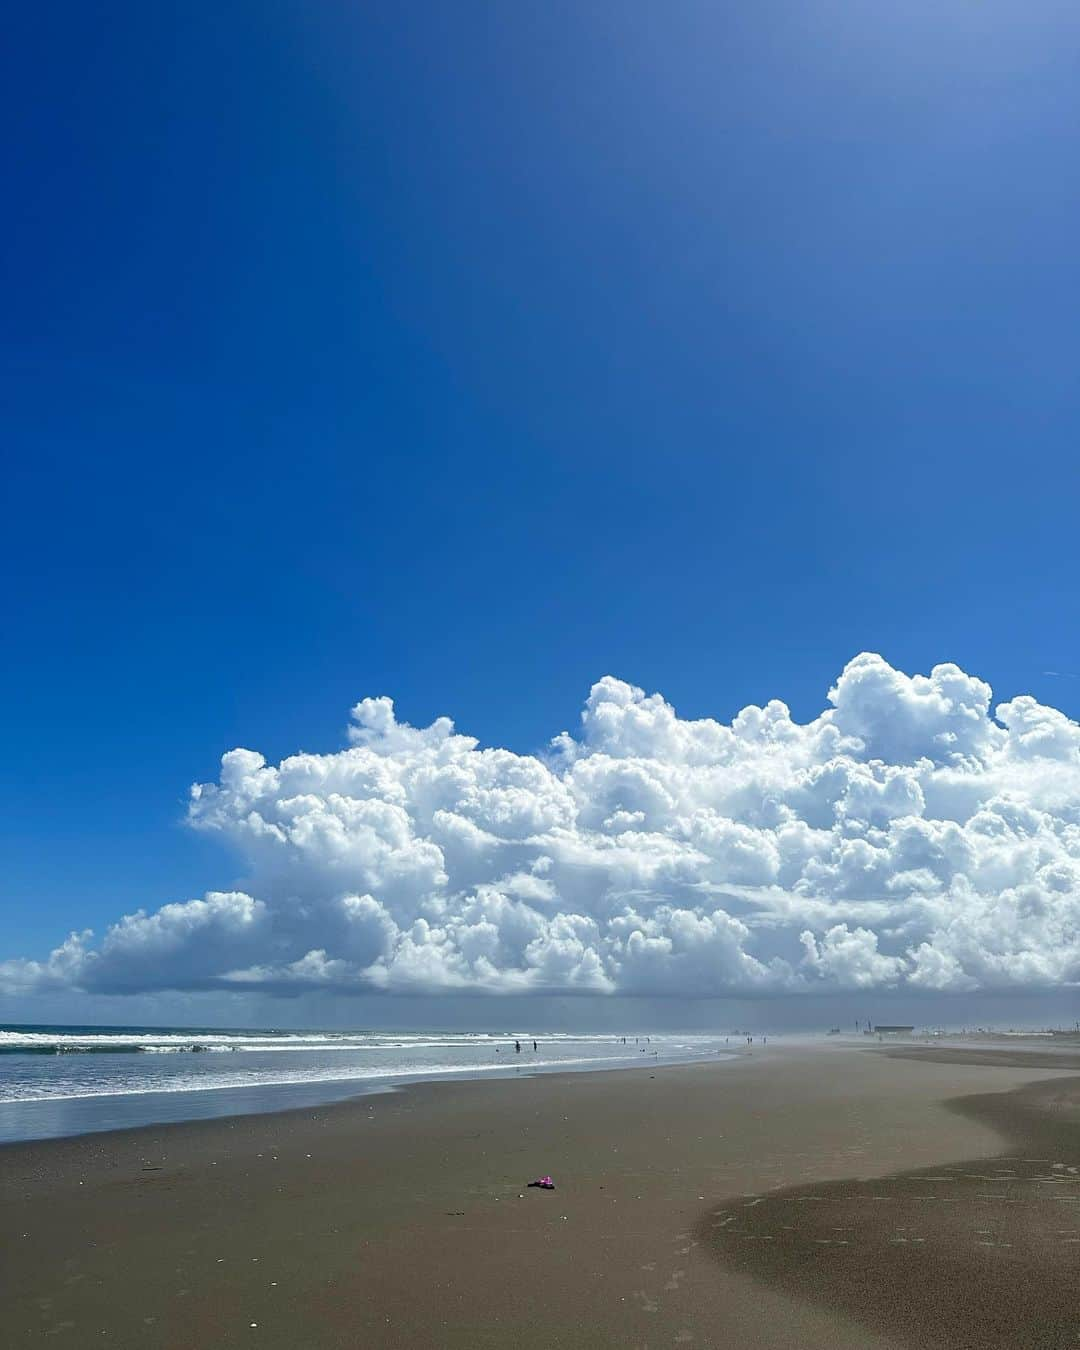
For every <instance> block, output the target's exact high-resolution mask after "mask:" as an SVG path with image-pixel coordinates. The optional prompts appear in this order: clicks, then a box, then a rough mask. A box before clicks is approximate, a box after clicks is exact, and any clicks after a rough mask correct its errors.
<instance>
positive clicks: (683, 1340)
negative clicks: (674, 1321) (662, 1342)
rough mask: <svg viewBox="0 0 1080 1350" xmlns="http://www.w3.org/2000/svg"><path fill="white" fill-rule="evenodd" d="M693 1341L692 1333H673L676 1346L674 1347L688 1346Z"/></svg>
mask: <svg viewBox="0 0 1080 1350" xmlns="http://www.w3.org/2000/svg"><path fill="white" fill-rule="evenodd" d="M693 1339H694V1333H693V1332H692V1331H685V1330H684V1331H677V1332H676V1333H675V1344H676V1345H689V1344H690V1342H691V1341H692V1340H693Z"/></svg>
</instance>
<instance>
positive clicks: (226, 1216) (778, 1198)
mask: <svg viewBox="0 0 1080 1350" xmlns="http://www.w3.org/2000/svg"><path fill="white" fill-rule="evenodd" d="M1078 1069H1080V1061H1076V1062H1074V1061H1073V1059H1071V1058H1069V1057H1066V1058H1064V1059H1062V1058H1060V1057H1059V1058H1058V1060H1057V1066H1056V1067H1054V1068H1048V1067H1045V1064H1044V1063H1043V1062H1041V1061H1040V1059H1039V1057H1036V1058H1035V1059H1034V1060H1032V1059H1029V1058H1028V1057H1027V1056H1026V1055H1025V1053H1024V1052H1023V1051H1022V1050H1017V1051H1015V1052H1011V1053H999V1052H995V1053H994V1054H991V1055H989V1056H988V1055H987V1054H985V1053H983V1052H980V1051H974V1052H968V1051H966V1050H960V1051H955V1052H952V1051H942V1050H935V1049H930V1050H927V1051H923V1050H921V1049H919V1048H914V1049H912V1050H910V1051H909V1050H906V1049H905V1050H892V1051H889V1050H886V1051H884V1052H883V1051H881V1050H879V1049H869V1048H864V1047H861V1046H852V1045H844V1044H835V1045H828V1044H823V1045H821V1046H820V1047H816V1048H808V1047H807V1046H806V1045H791V1046H785V1045H784V1044H783V1043H778V1044H776V1045H775V1046H774V1045H769V1046H768V1047H765V1048H759V1047H757V1046H755V1048H754V1050H753V1052H752V1053H748V1054H746V1055H744V1056H742V1057H740V1058H739V1059H738V1060H737V1061H729V1062H726V1063H717V1064H715V1065H710V1064H705V1065H693V1066H680V1067H672V1068H648V1069H646V1068H642V1069H637V1070H628V1071H618V1072H602V1073H590V1074H566V1075H559V1076H547V1077H542V1078H532V1079H522V1080H519V1081H514V1082H506V1081H500V1082H487V1083H483V1082H461V1083H455V1084H445V1083H443V1084H429V1085H421V1086H414V1087H410V1088H408V1089H406V1090H404V1091H401V1092H398V1093H393V1094H388V1095H384V1096H379V1097H367V1098H364V1099H362V1100H358V1101H355V1102H349V1103H344V1104H338V1105H333V1106H328V1107H324V1108H320V1109H314V1110H304V1111H294V1112H288V1113H282V1114H278V1115H270V1116H251V1117H240V1118H235V1119H231V1120H216V1121H203V1122H196V1123H191V1124H186V1125H170V1126H165V1127H160V1128H146V1129H140V1130H130V1131H121V1132H117V1133H114V1134H97V1135H92V1136H84V1137H81V1138H76V1139H71V1140H54V1141H48V1142H43V1143H38V1144H20V1145H11V1146H9V1147H6V1148H3V1149H0V1215H2V1218H0V1225H2V1228H0V1240H2V1246H3V1252H2V1260H0V1311H2V1318H0V1343H2V1344H3V1345H4V1346H5V1347H7V1346H10V1347H15V1346H26V1345H36V1344H39V1343H41V1344H48V1345H61V1346H62V1345H69V1346H78V1347H85V1346H90V1345H111V1346H124V1347H126V1346H141V1347H169V1348H170V1350H188V1348H189V1347H195V1346H199V1347H206V1346H234V1345H245V1346H272V1347H282V1348H284V1347H290V1348H295V1347H311V1348H312V1350H322V1348H323V1347H359V1346H373V1345H374V1346H401V1347H405V1346H410V1347H416V1346H420V1347H427V1346H430V1347H436V1346H440V1347H441V1346H447V1347H476V1346H483V1347H502V1346H511V1345H512V1346H519V1347H533V1346H535V1347H541V1346H582V1347H584V1346H627V1347H648V1348H649V1350H655V1347H659V1346H671V1345H687V1346H698V1347H702V1346H709V1347H720V1346H740V1347H741V1346H746V1347H750V1348H751V1350H753V1347H766V1346H768V1347H775V1348H776V1350H795V1347H816V1346H821V1347H826V1346H827V1347H830V1350H837V1347H841V1348H842V1347H856V1346H861V1347H884V1346H907V1347H920V1346H933V1347H966V1346H969V1345H970V1346H972V1347H974V1346H976V1345H977V1346H981V1347H987V1346H995V1347H996V1346H1002V1347H1004V1346H1015V1345H1022V1346H1040V1347H1043V1346H1045V1347H1057V1346H1065V1345H1075V1344H1076V1343H1077V1338H1078V1335H1080V1308H1078V1307H1077V1306H1074V1302H1073V1299H1072V1289H1073V1286H1074V1285H1075V1272H1076V1271H1077V1269H1078V1266H1080V1087H1078V1084H1080V1080H1077V1079H1076V1077H1075V1075H1076V1073H1077V1072H1078ZM1070 1075H1072V1076H1070ZM543 1173H550V1174H551V1175H552V1176H553V1177H554V1179H555V1181H556V1184H557V1189H556V1190H555V1191H554V1192H545V1191H540V1190H536V1189H529V1188H527V1186H526V1183H527V1182H528V1181H529V1180H531V1179H532V1178H533V1177H536V1176H538V1175H541V1174H543Z"/></svg>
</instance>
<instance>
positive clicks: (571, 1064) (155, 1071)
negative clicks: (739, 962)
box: [0, 1024, 740, 1144]
mask: <svg viewBox="0 0 1080 1350" xmlns="http://www.w3.org/2000/svg"><path fill="white" fill-rule="evenodd" d="M739 1039H740V1038H739V1037H732V1044H731V1046H728V1045H727V1043H726V1040H725V1037H723V1036H701V1035H685V1036H684V1035H673V1034H671V1033H665V1034H663V1035H651V1034H649V1035H642V1034H638V1035H636V1036H635V1035H629V1036H627V1037H625V1038H623V1037H622V1036H611V1035H589V1034H580V1035H575V1034H571V1033H566V1032H560V1033H548V1032H545V1033H535V1040H536V1042H537V1048H536V1049H535V1050H534V1049H533V1041H534V1033H533V1032H514V1031H510V1032H441V1031H439V1032H427V1033H425V1032H415V1031H409V1032H400V1033H398V1032H387V1031H258V1030H242V1029H241V1030H223V1029H221V1028H210V1027H89V1026H19V1025H10V1024H7V1025H0V1144H3V1143H13V1142H16V1141H20V1140H29V1139H51V1138H59V1137H62V1136H66V1135H75V1134H86V1133H92V1132H95V1131H98V1130H112V1129H122V1128H125V1127H128V1126H133V1125H150V1124H158V1123H163V1122H169V1121H179V1120H199V1119H206V1118H208V1117H211V1116H232V1115H246V1114H249V1113H252V1112H263V1111H280V1110H287V1109H289V1108H292V1107H305V1106H314V1105H319V1104H323V1103H327V1102H332V1101H340V1100H343V1099H345V1098H347V1097H354V1096H359V1095H363V1094H364V1093H367V1092H378V1091H386V1090H387V1089H389V1088H392V1087H393V1086H395V1085H396V1084H402V1083H408V1082H421V1081H426V1080H434V1079H446V1078H462V1077H490V1076H495V1077H513V1076H515V1075H517V1074H521V1073H530V1074H534V1073H551V1072H556V1071H565V1070H575V1071H587V1070H594V1069H613V1068H627V1067H640V1066H642V1065H644V1064H645V1063H647V1062H651V1063H653V1064H655V1063H657V1062H661V1063H665V1064H671V1063H678V1062H686V1061H690V1060H695V1059H710V1060H714V1061H715V1060H716V1059H717V1058H719V1057H722V1056H723V1055H724V1054H725V1053H729V1054H730V1053H731V1052H732V1050H733V1048H734V1046H735V1044H736V1043H737V1041H738V1040H739ZM515 1041H517V1042H520V1044H521V1050H520V1052H518V1051H516V1050H515V1048H514V1047H515Z"/></svg>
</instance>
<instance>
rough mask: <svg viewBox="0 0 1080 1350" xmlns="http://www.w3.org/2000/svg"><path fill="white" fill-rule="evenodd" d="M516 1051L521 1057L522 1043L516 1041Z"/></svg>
mask: <svg viewBox="0 0 1080 1350" xmlns="http://www.w3.org/2000/svg"><path fill="white" fill-rule="evenodd" d="M514 1049H515V1050H516V1051H517V1052H518V1054H519V1055H520V1054H521V1042H520V1041H515V1042H514Z"/></svg>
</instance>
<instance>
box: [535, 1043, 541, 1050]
mask: <svg viewBox="0 0 1080 1350" xmlns="http://www.w3.org/2000/svg"><path fill="white" fill-rule="evenodd" d="M533 1049H534V1050H539V1049H540V1047H539V1046H538V1045H537V1044H536V1042H535V1041H533Z"/></svg>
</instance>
